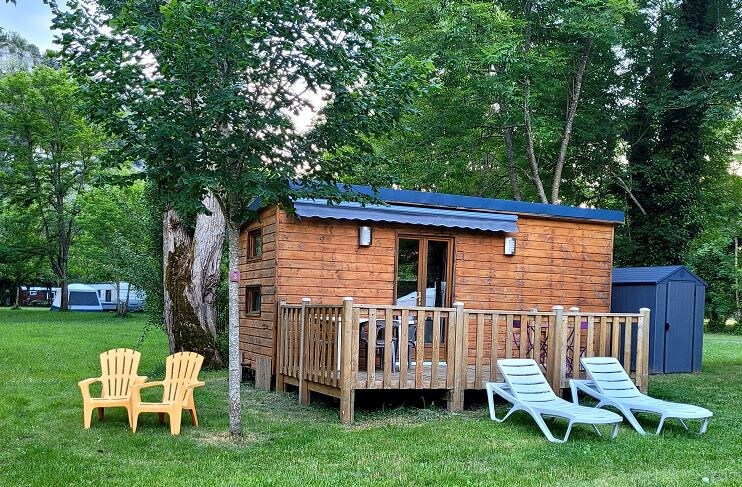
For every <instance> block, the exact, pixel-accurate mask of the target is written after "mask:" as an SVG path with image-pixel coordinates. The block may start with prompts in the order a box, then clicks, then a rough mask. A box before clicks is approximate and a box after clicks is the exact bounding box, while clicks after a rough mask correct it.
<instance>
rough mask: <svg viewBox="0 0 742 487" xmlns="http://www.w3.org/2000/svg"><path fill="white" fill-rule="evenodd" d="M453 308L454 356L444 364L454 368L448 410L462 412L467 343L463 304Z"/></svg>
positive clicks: (455, 305)
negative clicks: (454, 318)
mask: <svg viewBox="0 0 742 487" xmlns="http://www.w3.org/2000/svg"><path fill="white" fill-rule="evenodd" d="M453 307H454V308H456V339H455V344H454V346H455V347H456V348H455V349H456V353H455V354H454V363H453V364H446V367H454V370H455V376H454V379H453V389H452V390H449V398H448V410H449V411H463V410H464V384H466V373H467V363H466V354H465V351H466V346H467V343H466V342H465V340H464V338H465V335H464V327H465V326H466V323H465V320H464V303H461V302H456V303H453Z"/></svg>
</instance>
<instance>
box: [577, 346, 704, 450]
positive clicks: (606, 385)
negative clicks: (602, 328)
mask: <svg viewBox="0 0 742 487" xmlns="http://www.w3.org/2000/svg"><path fill="white" fill-rule="evenodd" d="M580 362H581V363H582V366H583V367H584V369H585V371H587V374H588V376H589V377H590V379H589V380H575V379H573V380H571V381H570V389H572V401H573V402H574V403H575V404H579V398H578V392H579V391H582V392H584V393H585V394H587V395H588V396H591V397H593V398H595V399H597V400H598V401H599V402H598V404H597V406H596V407H598V408H602V407H605V406H613V407H614V408H616V409H618V410H619V411H620V412H621V413H622V414H623V415H624V416H626V419H627V420H628V421H629V423H631V426H633V427H634V429H635V430H636V431H638V432H639V433H641V434H646V432H645V431H644V428H642V427H641V425H640V424H639V422H638V421H637V420H636V417H635V416H634V413H653V414H659V415H660V424H659V425H658V426H657V431H656V433H655V434H659V433H660V431H662V426H663V425H664V424H665V420H667V419H670V418H674V419H677V420H678V421H680V424H681V425H682V426H683V428H685V429H686V431H689V429H688V425H686V424H685V420H688V419H697V420H700V421H701V426H700V430H699V432H698V434H699V435H702V434H703V433H705V432H706V428H707V427H708V421H709V418H711V416H713V413H712V412H711V411H709V410H708V409H704V408H702V407H698V406H692V405H690V404H682V403H677V402H669V401H663V400H661V399H655V398H653V397H649V396H647V395H645V394H642V393H641V392H639V390H638V389H637V388H636V386H635V385H634V383H633V382H632V381H631V378H630V377H629V376H628V374H627V373H626V371H625V370H624V369H623V367H622V366H621V364H620V363H619V361H618V360H616V359H615V358H613V357H590V358H582V359H580Z"/></svg>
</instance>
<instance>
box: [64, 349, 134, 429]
mask: <svg viewBox="0 0 742 487" xmlns="http://www.w3.org/2000/svg"><path fill="white" fill-rule="evenodd" d="M141 355H142V354H141V353H139V352H137V351H136V350H131V349H128V348H116V349H113V350H108V351H107V352H103V353H102V354H100V368H101V375H100V377H93V378H90V379H85V380H81V381H80V382H78V383H77V384H78V385H79V386H80V392H81V393H82V403H83V427H84V428H85V429H88V428H90V422H91V421H92V415H93V409H98V419H99V420H102V419H103V417H104V410H105V408H113V407H122V408H126V412H127V415H128V417H129V424H130V425H131V410H130V405H131V388H132V387H133V386H134V385H136V384H141V383H143V382H145V381H146V380H147V377H145V376H141V375H139V374H138V372H137V369H138V368H139V360H140V358H141ZM95 383H100V384H101V395H100V397H92V396H91V394H90V386H91V385H92V384H95Z"/></svg>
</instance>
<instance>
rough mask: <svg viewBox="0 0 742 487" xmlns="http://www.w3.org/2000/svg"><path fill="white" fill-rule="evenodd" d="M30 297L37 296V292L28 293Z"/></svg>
mask: <svg viewBox="0 0 742 487" xmlns="http://www.w3.org/2000/svg"><path fill="white" fill-rule="evenodd" d="M28 295H29V296H36V291H31V292H29V293H28Z"/></svg>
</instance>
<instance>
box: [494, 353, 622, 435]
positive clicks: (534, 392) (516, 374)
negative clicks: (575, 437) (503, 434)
mask: <svg viewBox="0 0 742 487" xmlns="http://www.w3.org/2000/svg"><path fill="white" fill-rule="evenodd" d="M497 367H498V368H499V369H500V372H501V373H502V376H503V377H504V378H505V382H500V383H496V382H487V383H486V385H485V387H486V389H487V399H488V400H489V410H490V418H492V419H493V420H494V421H497V422H498V423H501V422H503V421H505V420H506V419H507V418H508V416H510V415H511V414H513V413H514V412H516V411H525V412H527V413H528V414H530V415H531V416H532V417H533V419H534V420H535V421H536V424H537V425H538V427H539V428H541V431H542V432H543V433H544V435H545V436H546V438H547V439H548V440H549V441H551V442H554V443H564V442H565V441H567V438H569V434H570V432H571V431H572V426H573V425H574V424H589V425H591V426H592V427H593V428H594V429H595V431H596V432H597V433H598V435H600V436H602V435H601V433H600V430H598V427H597V425H599V424H609V425H612V429H611V438H615V437H616V435H617V434H618V426H619V424H621V421H622V419H621V416H619V415H618V414H616V413H613V412H611V411H605V410H602V409H596V408H589V407H585V406H579V405H576V404H572V403H571V402H569V401H565V400H564V399H562V398H560V397H557V395H556V394H554V391H552V390H551V387H550V386H549V383H548V382H546V378H545V377H544V375H543V374H542V373H541V369H539V367H538V365H537V364H536V361H535V360H533V359H504V360H498V362H497ZM495 394H497V395H498V396H500V397H502V398H503V399H505V400H506V401H508V402H510V403H512V405H513V407H512V408H510V410H509V411H508V413H507V414H506V415H505V416H504V417H503V418H502V419H500V418H498V417H497V416H496V415H495V397H494V396H495ZM549 417H551V418H564V419H566V420H567V421H568V424H567V431H566V433H565V434H564V438H562V439H559V438H555V437H554V435H552V433H551V430H550V429H549V427H548V426H547V425H546V423H545V422H544V418H549Z"/></svg>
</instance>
